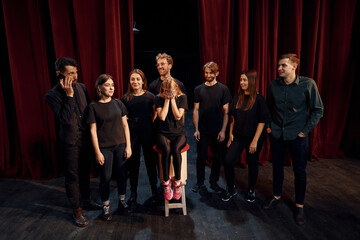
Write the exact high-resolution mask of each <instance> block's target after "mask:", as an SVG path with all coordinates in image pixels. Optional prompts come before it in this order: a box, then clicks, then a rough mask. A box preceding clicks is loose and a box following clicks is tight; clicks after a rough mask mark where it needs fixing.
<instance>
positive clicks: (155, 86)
mask: <svg viewBox="0 0 360 240" xmlns="http://www.w3.org/2000/svg"><path fill="white" fill-rule="evenodd" d="M174 79H175V80H176V82H177V84H178V85H179V87H180V90H181V91H182V92H183V94H186V91H185V86H184V84H183V83H182V82H180V81H179V80H177V79H176V78H174ZM161 84H162V80H161V79H160V78H157V79H155V80H154V81H152V82H151V83H150V85H149V87H148V90H149V91H150V92H152V93H153V94H154V95H155V96H156V95H158V94H159V93H160V87H161Z"/></svg>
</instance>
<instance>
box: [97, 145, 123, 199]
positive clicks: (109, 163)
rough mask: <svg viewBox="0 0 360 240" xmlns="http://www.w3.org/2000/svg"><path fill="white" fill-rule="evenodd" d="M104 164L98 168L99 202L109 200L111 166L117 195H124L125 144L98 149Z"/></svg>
mask: <svg viewBox="0 0 360 240" xmlns="http://www.w3.org/2000/svg"><path fill="white" fill-rule="evenodd" d="M100 151H101V153H102V154H103V155H104V158H105V162H104V164H103V165H101V166H100V171H101V172H100V184H99V188H100V197H101V201H103V202H105V201H108V200H109V195H110V181H111V175H112V171H113V165H115V167H116V180H117V188H118V194H119V195H125V193H126V158H125V156H124V152H125V143H123V144H119V145H116V146H113V147H106V148H100Z"/></svg>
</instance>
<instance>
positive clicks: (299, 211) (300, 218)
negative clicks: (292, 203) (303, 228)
mask: <svg viewBox="0 0 360 240" xmlns="http://www.w3.org/2000/svg"><path fill="white" fill-rule="evenodd" d="M295 221H296V223H297V224H298V225H303V224H305V213H304V208H303V207H296V213H295Z"/></svg>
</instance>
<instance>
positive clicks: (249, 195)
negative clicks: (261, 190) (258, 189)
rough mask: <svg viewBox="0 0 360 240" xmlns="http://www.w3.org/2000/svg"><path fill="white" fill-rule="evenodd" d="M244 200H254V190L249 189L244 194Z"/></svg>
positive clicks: (250, 201)
mask: <svg viewBox="0 0 360 240" xmlns="http://www.w3.org/2000/svg"><path fill="white" fill-rule="evenodd" d="M246 201H247V202H249V203H253V202H255V191H254V190H252V189H250V190H249V191H248V193H247V195H246Z"/></svg>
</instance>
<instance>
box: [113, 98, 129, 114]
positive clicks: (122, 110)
mask: <svg viewBox="0 0 360 240" xmlns="http://www.w3.org/2000/svg"><path fill="white" fill-rule="evenodd" d="M116 102H117V103H118V105H119V107H120V110H121V116H122V117H123V116H125V115H128V114H129V112H128V110H127V108H126V106H125V104H124V103H123V102H122V101H120V100H116Z"/></svg>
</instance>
